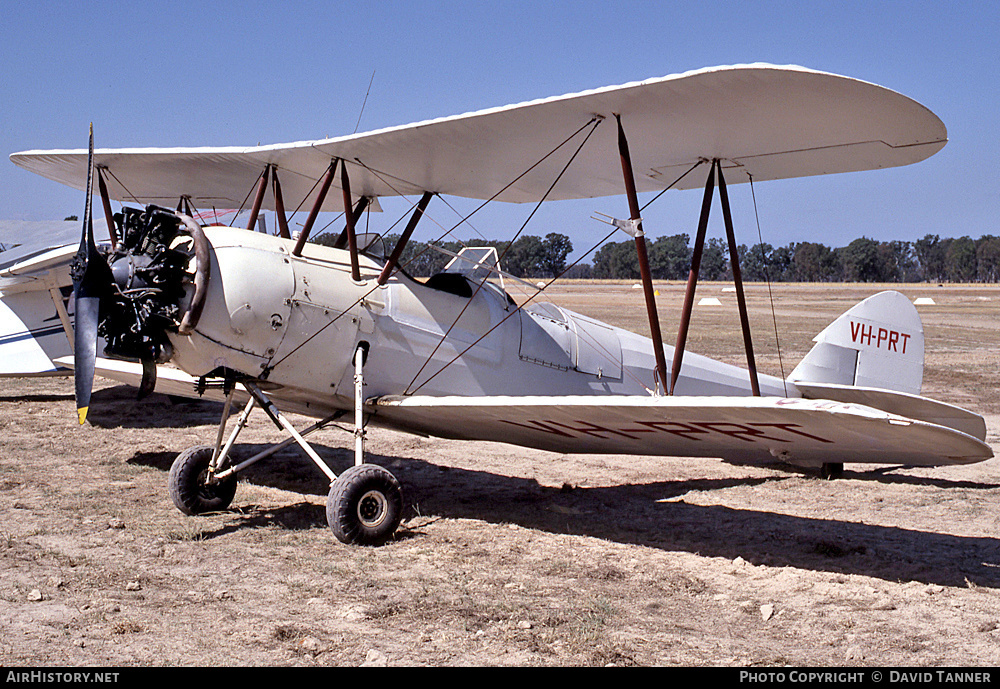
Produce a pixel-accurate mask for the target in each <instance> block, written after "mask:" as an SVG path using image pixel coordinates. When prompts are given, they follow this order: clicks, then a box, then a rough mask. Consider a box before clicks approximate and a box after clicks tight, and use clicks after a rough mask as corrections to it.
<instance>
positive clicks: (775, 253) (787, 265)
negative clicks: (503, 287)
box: [317, 232, 1000, 282]
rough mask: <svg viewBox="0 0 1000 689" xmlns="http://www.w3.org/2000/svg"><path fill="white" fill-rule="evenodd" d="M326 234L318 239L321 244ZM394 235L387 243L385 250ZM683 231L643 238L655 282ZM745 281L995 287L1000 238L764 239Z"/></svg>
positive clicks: (686, 255) (610, 253)
mask: <svg viewBox="0 0 1000 689" xmlns="http://www.w3.org/2000/svg"><path fill="white" fill-rule="evenodd" d="M324 239H326V237H322V238H319V239H318V240H317V241H319V242H321V243H324ZM398 239H399V235H397V234H393V235H388V236H387V237H385V238H384V244H385V248H386V253H388V252H389V251H391V250H392V248H393V247H394V246H395V244H396V241H397V240H398ZM690 243H691V238H690V236H689V235H687V234H675V235H670V236H663V237H657V238H656V239H655V240H652V241H650V239H649V238H648V237H647V238H646V250H647V254H648V256H649V268H650V272H651V273H652V277H653V279H655V280H683V279H686V278H687V276H688V273H689V271H690V268H691V256H692V253H693V249H692V247H691V246H690ZM438 245H439V246H441V247H442V248H444V249H447V250H449V251H451V252H453V253H458V252H459V251H461V250H462V247H463V246H466V245H468V246H492V247H495V248H496V250H497V253H498V255H499V256H500V257H501V267H502V268H503V269H504V270H505V271H506V272H508V273H511V274H512V275H515V276H517V277H522V278H547V277H556V276H559V275H562V274H563V273H564V272H565V276H566V277H570V278H594V279H608V280H636V279H638V278H639V262H638V259H637V257H636V250H635V242H634V241H633V240H631V239H628V240H625V241H621V242H609V243H607V244H604V245H603V246H602V247H601V248H600V249H598V251H597V252H596V253H595V254H594V256H593V262H592V263H580V264H578V265H573V266H571V267H569V269H568V270H567V265H568V264H567V259H568V257H569V255H570V254H571V253H572V251H573V243H572V242H571V241H570V239H569V237H567V236H566V235H563V234H559V233H557V232H550V233H549V234H547V235H546V236H545V237H537V236H534V235H524V236H522V237H519V238H518V239H516V240H515V241H514V242H513V243H511V242H506V241H497V240H487V239H484V240H469V241H467V242H459V241H449V242H438ZM737 252H738V254H739V259H740V268H741V270H742V274H743V279H744V280H747V281H763V280H771V281H774V282H998V281H1000V237H996V236H993V235H984V236H982V237H980V238H979V239H972V238H971V237H968V236H965V237H958V238H951V237H941V236H939V235H936V234H935V235H931V234H928V235H926V236H924V237H923V238H922V239H918V240H916V241H914V242H907V241H898V240H895V241H878V240H875V239H869V238H867V237H860V238H858V239H855V240H854V241H852V242H851V243H850V244H848V245H847V246H843V247H837V248H831V247H828V246H826V245H825V244H822V243H819V242H791V243H789V244H787V245H786V246H778V247H775V246H772V245H770V244H768V243H766V242H764V243H758V244H754V245H752V246H749V247H748V246H747V245H745V244H741V245H739V247H738V248H737ZM450 260H451V257H450V256H447V255H445V254H443V253H440V252H438V251H434V250H433V249H429V248H428V247H427V245H426V244H424V243H422V242H410V243H409V244H408V245H407V246H406V249H405V251H404V252H403V255H402V257H401V259H400V264H401V265H402V266H403V267H404V270H406V272H407V273H409V274H410V275H412V276H414V277H427V276H430V275H433V274H435V273H437V272H440V271H441V270H442V269H443V268H444V267H445V265H447V263H448V262H449V261H450ZM732 277H733V275H732V269H731V268H730V264H729V246H728V243H727V242H726V241H725V240H724V239H721V238H711V239H709V240H708V241H706V243H705V247H704V250H703V251H702V258H701V270H700V278H701V279H702V280H731V279H732Z"/></svg>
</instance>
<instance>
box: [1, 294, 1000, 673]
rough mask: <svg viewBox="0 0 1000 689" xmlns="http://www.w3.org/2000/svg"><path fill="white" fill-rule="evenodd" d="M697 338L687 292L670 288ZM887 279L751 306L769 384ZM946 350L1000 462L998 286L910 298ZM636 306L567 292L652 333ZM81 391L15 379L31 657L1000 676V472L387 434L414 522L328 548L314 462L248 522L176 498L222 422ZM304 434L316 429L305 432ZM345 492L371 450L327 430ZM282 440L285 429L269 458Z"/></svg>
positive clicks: (737, 341) (15, 633)
mask: <svg viewBox="0 0 1000 689" xmlns="http://www.w3.org/2000/svg"><path fill="white" fill-rule="evenodd" d="M721 288H722V285H718V284H715V285H712V284H707V285H702V286H701V287H700V288H699V295H705V296H719V297H720V298H721V299H722V302H723V306H722V307H703V308H697V309H696V311H695V320H694V323H693V325H692V335H691V339H690V348H691V349H692V350H693V351H698V352H700V353H704V354H707V355H709V356H714V357H716V358H722V359H725V360H727V361H731V362H733V363H741V362H742V361H743V350H742V343H741V338H740V332H739V322H738V318H737V316H736V308H735V301H734V299H733V298H732V295H731V294H729V293H723V292H722V291H721ZM658 289H659V292H660V297H659V304H660V308H661V314H662V318H663V330H664V332H665V333H668V335H667V336H668V337H671V338H672V336H673V335H672V334H673V333H674V332H675V330H676V314H677V313H678V312H679V307H680V300H681V296H682V294H683V286H681V285H669V284H662V285H658ZM877 289H878V288H877V287H876V288H873V287H872V286H857V285H854V286H844V285H824V286H815V285H776V286H774V288H773V290H774V297H775V315H776V318H777V322H778V332H779V335H780V338H781V356H780V358H779V356H778V350H777V348H776V347H775V345H774V326H773V324H772V322H771V317H772V316H771V307H770V302H769V301H768V297H767V288H766V286H763V285H751V286H750V307H751V312H752V313H751V316H752V325H753V327H754V332H755V335H756V338H757V339H756V341H755V346H756V350H757V356H758V365H759V367H760V369H761V370H762V371H765V372H768V373H774V374H780V371H781V369H782V368H783V369H784V373H785V375H787V374H788V373H789V372H790V371H791V368H792V367H793V366H794V365H795V364H796V363H797V362H798V360H799V359H800V358H801V356H803V355H804V354H805V353H806V352H807V351H808V349H809V347H810V346H811V338H812V337H813V336H814V335H815V334H816V333H817V332H819V330H821V329H822V328H823V327H824V326H825V325H826V324H827V323H829V322H830V321H831V320H832V319H833V318H835V317H836V316H837V315H839V314H840V313H842V312H843V311H844V310H846V309H847V308H849V307H850V306H851V305H852V304H853V303H855V302H856V301H858V300H860V299H861V298H863V297H864V296H867V295H868V294H871V293H873V292H874V291H877ZM902 291H903V292H904V293H905V294H906V295H907V296H908V297H910V298H911V299H912V298H915V297H917V296H930V297H932V298H933V299H934V300H935V301H936V302H937V305H936V306H931V307H921V316H922V317H923V319H924V328H925V334H926V336H927V366H926V373H925V384H924V393H925V394H927V395H929V396H932V397H935V398H938V399H942V400H944V401H949V402H953V403H957V404H961V405H963V406H966V407H968V408H971V409H973V410H975V411H977V412H979V413H982V414H985V415H986V416H987V425H988V428H989V434H990V435H989V442H990V444H991V445H992V446H993V448H994V450H995V451H997V450H1000V436H998V430H1000V401H998V399H997V394H996V391H997V389H998V387H1000V385H998V384H1000V361H998V359H1000V292H998V291H997V290H996V288H988V287H976V286H946V287H938V286H934V285H917V286H904V287H903V288H902ZM639 293H640V290H632V289H631V285H630V284H618V285H615V284H602V285H600V286H594V285H589V284H586V283H576V284H574V283H567V284H565V285H562V286H559V287H558V288H553V294H552V298H553V300H554V301H556V302H557V303H559V304H561V305H564V306H566V307H567V308H570V309H573V310H576V311H579V312H582V313H586V314H588V315H592V316H594V317H596V318H600V319H602V320H606V321H609V322H612V323H615V324H617V325H621V326H623V327H629V328H631V329H634V330H636V331H639V332H645V331H646V330H647V327H646V324H645V312H644V307H643V305H642V302H641V295H640V294H639ZM73 406H74V405H73V396H72V385H71V383H69V381H66V380H64V379H36V380H0V513H2V515H3V521H2V523H0V662H2V663H3V664H5V665H97V666H101V665H115V666H122V665H362V664H375V665H378V664H388V665H607V664H615V665H725V666H733V665H746V666H755V665H766V666H773V665H782V664H792V665H809V666H817V665H824V666H827V665H833V666H836V665H850V666H865V665H920V666H932V665H958V666H966V665H981V666H997V665H1000V538H998V516H997V515H998V509H997V506H998V502H1000V476H998V472H997V468H998V464H997V462H998V460H996V459H993V460H990V461H988V462H984V463H981V464H977V465H972V466H968V467H951V468H948V467H942V468H935V469H908V468H887V467H874V466H867V465H848V468H847V471H846V472H845V476H844V478H843V479H841V480H838V481H832V482H826V481H822V480H820V479H819V478H818V477H817V476H816V475H815V474H814V473H812V472H806V471H801V470H796V469H794V468H792V467H788V466H785V465H781V464H774V465H769V466H738V465H732V464H726V463H723V462H720V461H714V460H705V459H661V458H650V457H628V456H583V455H558V454H553V453H547V452H540V451H532V450H526V449H522V448H515V447H511V446H505V445H499V444H490V443H462V442H452V441H445V440H439V439H433V438H429V439H428V438H419V437H414V436H407V435H402V434H398V433H394V432H390V431H385V430H378V429H374V430H372V432H371V434H370V442H369V449H370V450H371V456H370V459H371V460H372V461H374V462H376V463H379V464H382V465H384V466H386V467H388V468H389V469H390V470H391V471H392V472H393V473H394V474H395V475H396V476H397V477H398V478H399V479H400V481H401V482H402V484H403V487H404V498H405V501H406V505H407V512H406V519H405V521H404V524H403V527H402V528H401V530H400V532H399V535H398V538H397V539H396V540H395V541H394V542H392V543H390V544H388V545H386V546H384V547H381V548H358V547H346V546H343V545H341V544H340V543H339V542H337V541H336V540H335V539H334V538H333V536H332V534H331V533H330V531H329V529H328V528H327V526H326V521H325V513H324V505H325V499H326V493H327V485H326V481H325V480H324V478H323V476H322V475H321V474H320V473H319V472H318V471H317V470H316V469H315V467H314V466H313V465H312V464H310V463H309V462H308V461H307V460H305V459H304V458H303V457H302V456H301V455H300V454H299V453H298V451H297V450H287V451H285V452H283V453H281V454H280V455H279V456H278V457H276V458H275V459H274V460H272V461H270V462H266V463H264V464H262V465H258V466H257V467H255V468H254V469H252V470H251V471H248V472H247V473H246V474H245V475H244V477H243V480H242V481H241V484H240V489H239V491H238V492H237V496H236V500H235V502H234V507H233V508H232V509H231V510H229V511H226V512H224V513H220V514H213V515H208V516H204V517H198V518H191V517H185V516H183V515H182V514H180V513H179V512H178V511H177V510H176V509H175V508H174V507H173V505H172V503H171V502H170V499H169V497H168V496H167V492H166V487H165V484H166V477H167V471H168V469H169V467H170V463H171V462H172V460H173V457H174V456H175V455H176V453H177V452H179V451H180V450H182V449H184V448H186V447H188V446H190V445H194V444H199V443H206V442H211V441H212V440H213V439H214V436H215V429H216V424H217V422H218V417H219V414H220V413H221V405H217V404H213V403H203V402H182V403H172V402H171V401H170V400H168V399H167V398H165V397H162V396H158V395H154V396H153V397H151V398H150V399H148V400H146V401H143V402H141V403H136V402H135V400H134V390H132V389H130V388H126V387H122V386H116V385H113V384H110V383H105V384H103V385H98V390H97V392H96V393H95V396H94V400H93V405H92V411H91V421H90V422H89V424H88V425H87V426H84V427H82V428H80V427H77V426H76V425H75V412H74V410H73ZM294 421H295V422H296V423H298V424H301V423H303V422H304V421H305V420H304V419H302V418H295V419H294ZM317 437H318V439H317V441H316V446H317V449H318V451H319V452H320V454H322V455H323V456H324V457H326V458H327V459H328V460H329V461H330V462H331V464H332V465H333V466H334V467H335V470H341V469H343V468H346V467H347V466H349V465H350V463H351V462H352V455H351V453H350V444H351V440H352V439H351V436H349V435H348V434H347V433H342V432H340V431H337V430H328V431H324V432H323V433H321V434H319V435H318V436H317ZM280 438H281V436H280V435H279V434H278V433H277V432H276V431H275V429H274V428H273V426H271V425H270V422H268V421H266V419H265V418H264V417H263V416H260V417H254V418H253V419H252V420H251V424H250V427H249V428H248V429H247V431H245V432H244V434H243V436H241V440H242V445H241V446H240V452H241V453H242V454H244V455H245V456H246V455H249V454H250V453H253V452H254V451H256V450H257V449H259V448H261V447H263V446H265V445H268V444H270V443H272V442H275V441H276V440H279V439H280Z"/></svg>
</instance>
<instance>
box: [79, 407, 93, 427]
mask: <svg viewBox="0 0 1000 689" xmlns="http://www.w3.org/2000/svg"><path fill="white" fill-rule="evenodd" d="M89 409H90V407H80V408H79V409H77V410H76V413H77V414H79V416H80V425H81V426H82V425H83V424H84V422H85V421H86V420H87V411H88V410H89Z"/></svg>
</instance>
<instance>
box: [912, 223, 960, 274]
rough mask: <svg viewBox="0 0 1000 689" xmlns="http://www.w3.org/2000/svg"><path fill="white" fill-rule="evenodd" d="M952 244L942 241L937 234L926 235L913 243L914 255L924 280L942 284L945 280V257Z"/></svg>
mask: <svg viewBox="0 0 1000 689" xmlns="http://www.w3.org/2000/svg"><path fill="white" fill-rule="evenodd" d="M950 243H951V240H950V239H943V240H942V239H941V237H939V236H938V235H936V234H928V235H924V236H923V238H921V239H918V240H917V241H915V242H914V243H913V253H914V254H915V255H916V258H917V263H918V264H919V267H918V271H919V274H920V276H921V278H922V279H923V280H926V281H928V282H940V281H941V280H944V279H945V269H944V257H945V252H946V251H947V249H948V245H949V244H950Z"/></svg>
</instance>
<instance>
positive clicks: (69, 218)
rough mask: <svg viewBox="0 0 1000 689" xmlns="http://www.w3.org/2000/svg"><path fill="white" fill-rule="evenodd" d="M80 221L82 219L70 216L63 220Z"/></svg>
mask: <svg viewBox="0 0 1000 689" xmlns="http://www.w3.org/2000/svg"><path fill="white" fill-rule="evenodd" d="M79 219H80V218H78V217H76V216H75V215H69V216H66V217H65V218H63V220H67V221H68V220H79Z"/></svg>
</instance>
